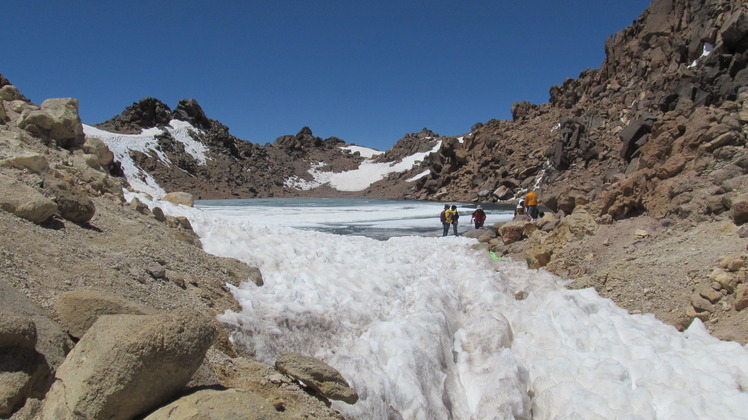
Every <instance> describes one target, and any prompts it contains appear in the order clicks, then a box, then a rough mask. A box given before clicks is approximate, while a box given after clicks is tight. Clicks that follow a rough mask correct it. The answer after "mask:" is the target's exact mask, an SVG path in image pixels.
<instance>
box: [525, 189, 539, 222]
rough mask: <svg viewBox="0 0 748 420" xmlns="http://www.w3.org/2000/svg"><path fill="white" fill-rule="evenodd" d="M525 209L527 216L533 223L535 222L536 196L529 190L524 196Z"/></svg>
mask: <svg viewBox="0 0 748 420" xmlns="http://www.w3.org/2000/svg"><path fill="white" fill-rule="evenodd" d="M525 207H526V208H527V215H528V216H530V219H532V220H533V221H534V220H536V219H537V218H538V195H537V194H535V191H533V190H530V191H528V193H527V195H525Z"/></svg>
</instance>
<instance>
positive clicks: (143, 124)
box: [96, 98, 172, 134]
mask: <svg viewBox="0 0 748 420" xmlns="http://www.w3.org/2000/svg"><path fill="white" fill-rule="evenodd" d="M171 119H172V113H171V109H169V106H168V105H166V104H165V103H163V102H161V101H159V100H158V99H156V98H143V99H141V100H140V102H134V103H133V104H132V105H130V106H128V107H127V108H125V110H124V111H123V112H122V114H120V115H117V116H115V117H113V118H110V119H109V120H106V121H104V122H103V123H99V124H96V127H98V128H101V129H102V130H107V131H112V132H115V133H125V134H137V133H140V132H141V131H142V130H143V129H144V128H152V127H157V126H161V125H166V124H168V123H169V121H171Z"/></svg>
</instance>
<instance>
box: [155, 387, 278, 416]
mask: <svg viewBox="0 0 748 420" xmlns="http://www.w3.org/2000/svg"><path fill="white" fill-rule="evenodd" d="M282 418H287V417H286V416H284V415H283V413H280V412H278V411H277V410H276V409H275V408H273V406H272V405H271V404H270V403H268V401H266V400H265V399H263V398H262V397H260V396H258V395H256V394H253V393H251V392H247V391H239V390H236V389H226V390H216V389H202V390H199V391H197V392H195V393H193V394H190V395H187V396H186V397H182V398H180V399H178V400H176V401H174V402H173V403H171V404H169V405H166V406H164V407H161V408H159V409H158V410H156V411H154V412H153V413H151V414H150V415H149V416H148V417H146V418H145V420H225V419H244V420H270V419H282Z"/></svg>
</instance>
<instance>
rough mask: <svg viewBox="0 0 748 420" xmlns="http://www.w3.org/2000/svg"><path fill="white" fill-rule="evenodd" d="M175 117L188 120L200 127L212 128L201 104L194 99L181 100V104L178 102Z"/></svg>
mask: <svg viewBox="0 0 748 420" xmlns="http://www.w3.org/2000/svg"><path fill="white" fill-rule="evenodd" d="M173 118H174V119H177V120H182V121H187V122H188V123H190V124H192V125H193V126H195V127H197V128H200V129H207V128H210V125H211V124H210V120H209V119H208V117H207V116H206V115H205V112H204V111H203V109H202V108H201V107H200V104H198V103H197V101H196V100H194V99H182V100H180V101H179V104H177V109H175V110H174V113H173Z"/></svg>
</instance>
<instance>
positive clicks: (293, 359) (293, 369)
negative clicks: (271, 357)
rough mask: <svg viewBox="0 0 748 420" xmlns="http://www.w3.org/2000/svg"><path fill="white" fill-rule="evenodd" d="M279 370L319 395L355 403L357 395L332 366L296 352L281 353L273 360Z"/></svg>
mask: <svg viewBox="0 0 748 420" xmlns="http://www.w3.org/2000/svg"><path fill="white" fill-rule="evenodd" d="M275 368H276V369H278V371H279V372H281V373H285V374H286V375H288V376H290V377H292V378H294V379H297V380H299V381H301V382H302V383H303V384H304V385H306V386H308V387H310V388H312V389H314V391H316V392H317V393H318V394H319V395H320V396H321V397H323V398H329V399H332V400H340V401H343V402H346V403H348V404H355V403H356V401H358V395H357V394H356V391H355V390H353V389H352V388H351V387H350V386H349V385H348V383H347V382H346V381H345V379H344V378H343V375H341V374H340V372H338V371H337V370H335V369H334V368H333V367H332V366H330V365H328V364H326V363H324V362H322V361H320V360H317V359H315V358H313V357H308V356H304V355H302V354H298V353H285V354H282V355H280V356H279V357H278V359H276V361H275Z"/></svg>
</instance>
